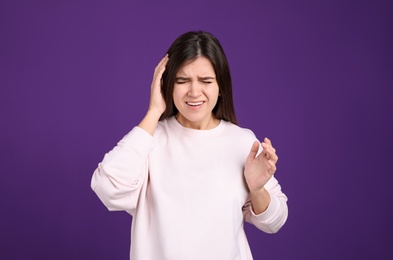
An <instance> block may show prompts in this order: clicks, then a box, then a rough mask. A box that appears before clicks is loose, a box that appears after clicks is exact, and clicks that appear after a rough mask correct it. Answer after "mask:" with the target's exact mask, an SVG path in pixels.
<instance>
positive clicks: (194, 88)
mask: <svg viewBox="0 0 393 260" xmlns="http://www.w3.org/2000/svg"><path fill="white" fill-rule="evenodd" d="M201 89H202V88H201V84H200V83H199V82H195V81H192V82H191V83H190V85H189V90H188V93H187V95H188V96H189V97H199V96H200V95H201Z"/></svg>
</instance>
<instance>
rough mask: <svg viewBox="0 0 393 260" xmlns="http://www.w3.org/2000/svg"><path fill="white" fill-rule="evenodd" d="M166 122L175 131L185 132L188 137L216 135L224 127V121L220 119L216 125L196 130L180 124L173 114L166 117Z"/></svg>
mask: <svg viewBox="0 0 393 260" xmlns="http://www.w3.org/2000/svg"><path fill="white" fill-rule="evenodd" d="M168 124H169V125H170V126H171V127H173V128H174V129H175V130H176V132H180V133H182V134H185V135H187V136H190V137H206V136H211V135H217V134H219V133H221V132H222V130H223V129H224V124H225V121H224V120H222V119H220V122H219V123H218V125H217V126H215V127H213V128H211V129H206V130H198V129H193V128H188V127H185V126H183V125H182V124H180V123H179V122H178V121H177V120H176V118H175V116H172V117H170V118H169V119H168Z"/></svg>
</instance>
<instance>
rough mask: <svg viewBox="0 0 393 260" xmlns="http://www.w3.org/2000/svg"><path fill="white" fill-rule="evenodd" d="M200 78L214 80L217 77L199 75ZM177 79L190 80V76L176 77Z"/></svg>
mask: <svg viewBox="0 0 393 260" xmlns="http://www.w3.org/2000/svg"><path fill="white" fill-rule="evenodd" d="M198 79H200V80H212V79H215V78H214V77H210V76H208V77H198ZM176 80H190V78H189V77H176Z"/></svg>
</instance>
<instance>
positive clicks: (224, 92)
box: [160, 31, 238, 125]
mask: <svg viewBox="0 0 393 260" xmlns="http://www.w3.org/2000/svg"><path fill="white" fill-rule="evenodd" d="M167 53H168V55H169V60H168V63H167V65H166V69H165V72H164V74H163V75H162V79H163V84H162V87H161V92H162V95H163V97H164V100H165V103H166V109H165V111H164V113H163V114H162V115H161V118H160V120H163V119H165V118H168V117H171V116H174V115H176V114H177V113H178V110H177V108H176V106H175V104H174V103H173V88H174V85H175V80H176V73H177V71H178V70H179V69H180V68H181V66H183V65H184V64H187V63H189V62H192V61H193V60H195V59H196V58H198V57H205V58H207V59H208V60H209V61H210V62H211V63H212V65H213V68H214V72H215V73H216V78H217V83H218V87H219V93H220V95H219V97H218V100H217V104H216V106H215V107H214V108H213V114H214V115H215V116H216V117H217V118H218V119H223V120H226V121H229V122H232V123H234V124H236V125H237V124H238V123H237V119H236V115H235V109H234V105H233V98H232V79H231V74H230V71H229V65H228V61H227V58H226V56H225V53H224V50H223V48H222V47H221V44H220V42H219V41H218V40H217V39H216V38H215V37H214V36H213V35H212V34H210V33H208V32H203V31H192V32H187V33H185V34H182V35H180V36H179V37H178V38H177V39H176V40H175V41H174V42H173V43H172V45H171V46H170V47H169V49H168V52H167Z"/></svg>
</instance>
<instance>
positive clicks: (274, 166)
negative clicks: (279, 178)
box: [267, 160, 277, 175]
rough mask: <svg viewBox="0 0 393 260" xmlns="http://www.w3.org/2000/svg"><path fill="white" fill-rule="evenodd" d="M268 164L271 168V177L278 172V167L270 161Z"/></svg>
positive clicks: (269, 170)
mask: <svg viewBox="0 0 393 260" xmlns="http://www.w3.org/2000/svg"><path fill="white" fill-rule="evenodd" d="M267 162H268V164H269V166H270V167H269V169H268V172H269V173H270V174H271V175H273V174H274V173H275V172H276V170H277V166H276V164H275V163H274V162H273V161H272V160H269V161H267Z"/></svg>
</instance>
